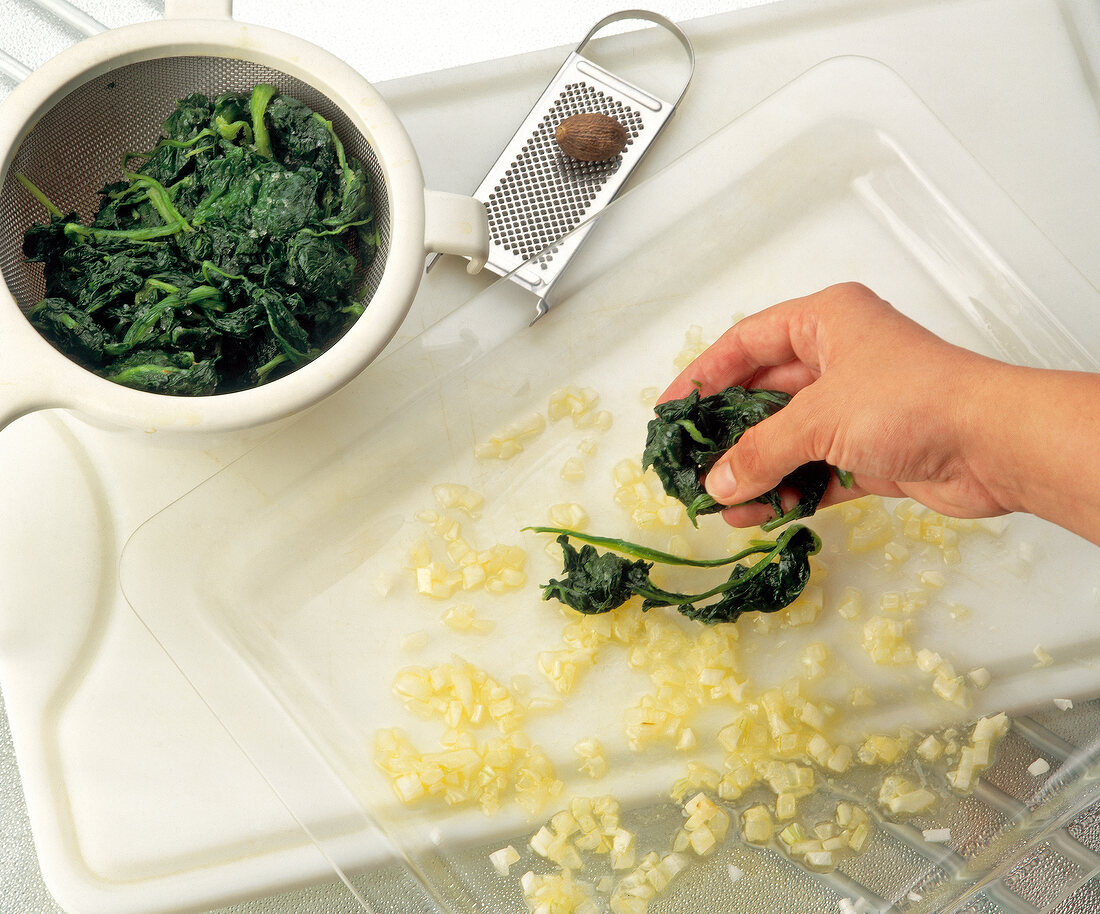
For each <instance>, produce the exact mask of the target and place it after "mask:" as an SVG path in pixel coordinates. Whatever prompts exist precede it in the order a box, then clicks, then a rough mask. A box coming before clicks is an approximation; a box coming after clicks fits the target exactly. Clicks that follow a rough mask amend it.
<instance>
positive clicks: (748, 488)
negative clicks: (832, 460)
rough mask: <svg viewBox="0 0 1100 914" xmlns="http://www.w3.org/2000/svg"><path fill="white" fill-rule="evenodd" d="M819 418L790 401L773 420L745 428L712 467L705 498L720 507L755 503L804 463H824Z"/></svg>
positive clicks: (798, 399) (825, 448)
mask: <svg viewBox="0 0 1100 914" xmlns="http://www.w3.org/2000/svg"><path fill="white" fill-rule="evenodd" d="M822 427H826V428H827V426H823V425H822V417H821V415H820V413H816V414H815V413H814V412H813V410H812V409H810V408H807V404H806V400H805V398H803V397H800V396H796V397H794V398H793V399H792V400H791V402H790V403H789V404H788V405H787V406H785V407H784V408H783V409H781V410H780V411H779V412H777V413H776V414H775V415H773V416H769V417H768V418H767V419H765V420H764V421H763V422H760V423H758V424H756V425H754V426H752V427H751V428H749V429H748V430H747V431H746V432H745V433H744V434H743V435H742V436H741V438H740V439H739V440H738V442H737V443H736V444H735V445H734V446H733V447H731V448H730V449H729V450H728V451H726V453H725V454H723V455H722V457H720V458H719V460H718V462H717V463H716V464H715V465H714V466H713V467H712V468H711V470H710V472H709V473H708V474H707V478H706V480H705V481H704V482H705V485H706V489H707V492H708V494H710V496H711V497H712V498H714V499H715V500H716V501H718V502H719V503H721V504H724V505H735V504H738V503H739V502H743V501H749V500H750V499H753V498H756V497H758V496H760V495H762V494H764V493H765V492H767V491H768V490H769V489H773V488H775V487H776V486H777V485H778V484H779V483H780V481H781V480H782V479H783V477H784V476H786V475H788V474H789V473H791V472H793V471H794V470H796V469H798V467H800V466H802V465H803V464H804V463H810V462H812V461H814V460H824V459H825V456H826V453H827V452H828V447H829V443H830V442H829V440H828V437H829V436H828V435H825V436H823V435H821V434H820V433H818V431H817V429H819V428H822Z"/></svg>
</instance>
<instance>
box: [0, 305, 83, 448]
mask: <svg viewBox="0 0 1100 914" xmlns="http://www.w3.org/2000/svg"><path fill="white" fill-rule="evenodd" d="M44 345H48V344H46V343H45V341H44V340H43V339H42V337H41V336H39V335H38V331H37V330H35V329H34V328H33V327H32V326H31V325H30V323H29V322H28V321H27V320H26V318H24V317H23V314H22V312H20V310H19V307H18V305H16V304H15V302H14V301H12V300H6V301H0V429H4V428H6V427H7V426H8V425H10V424H11V423H12V422H14V421H15V420H16V419H18V418H19V417H20V416H25V415H26V414H27V413H33V412H35V411H36V410H40V409H50V408H52V407H55V406H66V405H69V404H67V403H66V402H64V401H65V399H66V398H65V397H63V396H61V394H60V393H59V390H60V389H61V388H60V386H59V385H58V384H57V383H55V382H54V378H53V374H52V372H50V371H49V369H48V367H47V366H48V364H49V362H48V360H44V359H41V358H40V357H41V356H43V355H46V356H49V355H51V354H52V353H51V352H47V351H45V350H44V349H43V346H44Z"/></svg>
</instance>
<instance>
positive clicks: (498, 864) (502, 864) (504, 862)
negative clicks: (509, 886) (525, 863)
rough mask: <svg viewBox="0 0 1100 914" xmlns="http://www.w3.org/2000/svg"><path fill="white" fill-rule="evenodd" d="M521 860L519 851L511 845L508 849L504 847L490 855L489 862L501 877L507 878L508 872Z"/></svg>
mask: <svg viewBox="0 0 1100 914" xmlns="http://www.w3.org/2000/svg"><path fill="white" fill-rule="evenodd" d="M518 860H519V851H517V850H516V849H515V848H514V847H513V846H512V845H511V844H509V845H508V846H507V847H502V848H501V849H500V850H498V851H493V852H492V853H491V854H490V855H489V861H490V862H491V863H492V864H493V868H494V869H495V870H496V871H497V872H498V873H500V875H501V876H507V875H508V870H509V868H510V867H511V866H512V864H513V863H515V862H517V861H518Z"/></svg>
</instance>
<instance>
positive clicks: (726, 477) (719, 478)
mask: <svg viewBox="0 0 1100 914" xmlns="http://www.w3.org/2000/svg"><path fill="white" fill-rule="evenodd" d="M704 484H705V485H706V489H707V493H708V494H709V495H710V497H711V498H713V499H714V500H715V501H719V502H722V503H723V504H727V503H729V501H730V499H732V498H733V493H734V492H736V491H737V480H736V479H734V478H733V467H731V466H730V465H729V461H727V460H723V461H722V462H721V463H719V464H717V465H716V466H715V467H714V469H712V470H711V471H710V472H709V473H708V474H707V478H706V480H705V482H704Z"/></svg>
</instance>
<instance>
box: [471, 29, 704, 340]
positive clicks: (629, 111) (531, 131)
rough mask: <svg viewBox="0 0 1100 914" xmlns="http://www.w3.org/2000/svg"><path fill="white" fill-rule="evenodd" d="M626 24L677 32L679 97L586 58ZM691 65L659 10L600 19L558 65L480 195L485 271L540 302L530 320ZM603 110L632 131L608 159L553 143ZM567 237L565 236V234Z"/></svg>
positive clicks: (656, 129)
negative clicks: (683, 68) (588, 158)
mask: <svg viewBox="0 0 1100 914" xmlns="http://www.w3.org/2000/svg"><path fill="white" fill-rule="evenodd" d="M623 19H644V20H647V21H649V22H652V23H654V24H656V25H658V26H660V27H662V28H664V29H666V30H668V31H669V32H671V33H672V34H673V35H674V36H675V37H676V39H677V40H678V41H679V43H680V44H681V45H682V47H683V48H684V51H685V52H686V54H687V58H688V73H687V77H686V78H685V79H684V81H683V84H682V86H681V88H680V92H679V94H678V95H677V96H676V99H675V100H674V101H671V102H670V101H666V100H665V99H662V98H659V97H657V96H656V95H654V94H652V93H650V92H647V91H646V90H644V89H642V88H640V87H638V86H636V85H634V84H633V83H630V82H628V81H627V80H625V79H623V78H622V77H620V76H616V75H615V74H614V73H611V72H610V71H608V70H607V69H605V68H604V67H602V66H600V65H599V64H597V63H595V62H594V61H592V60H591V59H589V58H588V57H586V56H585V55H584V51H585V48H586V47H587V45H588V44H589V42H590V41H592V39H593V38H594V37H595V36H596V34H597V33H598V32H600V31H601V30H602V29H604V28H606V27H607V26H608V25H610V24H611V23H613V22H617V21H620V20H623ZM694 69H695V53H694V51H693V49H692V46H691V42H690V41H689V40H688V38H687V36H686V35H685V34H684V33H683V31H681V30H680V28H679V27H678V26H677V25H676V24H675V23H673V22H671V21H670V20H668V19H666V18H665V17H664V16H661V15H660V14H658V13H652V12H649V11H647V10H623V11H621V12H618V13H612V14H611V15H609V16H606V17H604V18H603V19H601V20H600V21H599V22H597V23H596V24H595V25H594V26H593V27H592V29H591V30H590V31H589V32H588V34H587V35H585V36H584V39H583V40H582V41H581V43H580V44H579V45H577V48H576V50H574V51H573V52H572V53H571V54H570V55H569V56H568V57H567V58H566V60H565V62H564V63H563V64H562V66H561V69H559V70H558V72H557V74H556V75H555V76H554V78H553V79H552V80H551V81H550V84H549V85H548V86H547V87H546V89H545V91H544V92H543V93H542V95H541V96H540V97H539V99H538V101H537V102H535V105H534V107H533V108H532V109H531V111H530V113H529V114H528V115H527V117H526V118H525V119H524V120H523V123H521V124H520V126H519V129H518V130H517V131H516V133H515V135H514V136H513V137H512V139H511V140H510V141H509V142H508V144H507V146H505V147H504V150H503V152H501V154H500V157H499V158H498V159H497V161H496V164H495V165H494V166H493V167H492V168H491V169H490V170H489V173H488V174H487V175H486V176H485V180H484V181H482V182H481V185H480V186H479V187H478V189H477V190H476V191H475V192H474V194H473V196H474V198H475V199H477V200H480V201H481V202H482V203H484V204H485V209H486V211H487V213H488V217H489V258H488V261H487V263H486V269H488V270H492V271H493V272H494V273H497V274H498V275H500V276H505V277H507V278H508V279H510V280H512V281H513V282H515V283H518V284H519V285H521V286H522V287H524V288H525V289H527V290H528V291H530V292H532V293H533V294H534V295H535V296H536V297H537V298H538V304H537V306H536V310H535V317H534V320H537V319H538V318H539V317H541V316H542V315H543V314H545V313H546V312H547V310H548V307H549V305H548V301H547V296H548V295H549V292H550V289H551V287H552V286H553V284H554V282H555V281H556V280H557V279H558V277H559V276H560V275H561V274H562V272H563V271H564V270H565V268H566V267H567V266H568V264H569V261H570V259H572V257H573V255H574V254H575V253H576V252H577V249H578V248H579V247H580V245H581V244H582V243H583V242H584V240H585V238H586V237H587V235H588V233H589V231H591V229H592V228H593V225H594V221H593V220H592V219H591V217H592V216H594V215H595V214H596V213H598V212H599V211H600V210H602V209H603V208H604V207H605V206H607V204H608V203H610V202H611V200H612V198H614V196H615V194H616V193H618V191H619V189H620V188H621V187H622V186H623V184H624V183H625V182H626V180H627V178H628V177H629V176H630V173H631V172H632V171H633V170H634V167H635V166H636V165H637V164H638V163H639V162H640V161H641V158H642V156H643V155H644V154H645V152H646V150H647V149H648V148H649V147H650V145H651V144H652V143H653V141H654V140H655V139H656V138H657V135H658V134H659V133H660V131H661V129H662V128H663V127H664V125H665V124H666V123H667V122H668V119H669V118H670V117H671V116H672V113H673V111H675V109H676V106H677V105H678V104H679V103H680V100H681V99H682V98H683V97H684V93H685V92H687V88H688V85H689V84H690V82H691V76H692V73H693V72H694ZM585 112H599V113H601V114H606V115H608V116H610V117H613V118H615V119H616V120H617V121H619V123H621V124H622V125H623V127H625V128H626V131H627V145H626V148H625V149H624V150H623V151H622V152H621V153H620V154H619V155H617V156H615V157H614V158H613V159H608V160H607V161H604V162H582V161H580V160H578V159H573V158H571V157H570V156H567V155H565V153H563V152H562V151H561V150H560V149H559V148H558V145H557V142H556V140H555V138H554V133H555V130H556V129H557V126H558V124H560V123H561V122H562V121H563V120H565V119H566V118H568V117H571V116H573V115H574V114H581V113H585ZM566 235H568V237H565V236H566Z"/></svg>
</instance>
